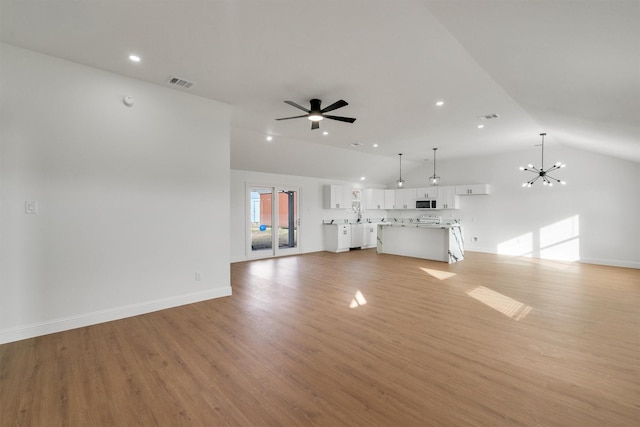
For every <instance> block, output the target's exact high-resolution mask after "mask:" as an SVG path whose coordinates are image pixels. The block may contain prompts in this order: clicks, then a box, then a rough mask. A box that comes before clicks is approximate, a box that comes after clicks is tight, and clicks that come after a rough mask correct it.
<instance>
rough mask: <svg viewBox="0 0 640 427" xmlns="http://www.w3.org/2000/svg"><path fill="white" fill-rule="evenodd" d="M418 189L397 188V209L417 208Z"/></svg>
mask: <svg viewBox="0 0 640 427" xmlns="http://www.w3.org/2000/svg"><path fill="white" fill-rule="evenodd" d="M416 194H417V193H416V189H415V188H403V189H401V190H396V203H395V208H396V209H415V208H416Z"/></svg>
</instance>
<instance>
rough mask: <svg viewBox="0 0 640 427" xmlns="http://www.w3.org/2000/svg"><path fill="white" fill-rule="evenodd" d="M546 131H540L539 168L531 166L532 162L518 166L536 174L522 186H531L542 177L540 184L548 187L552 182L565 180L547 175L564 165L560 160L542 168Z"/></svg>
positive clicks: (561, 182) (562, 182)
mask: <svg viewBox="0 0 640 427" xmlns="http://www.w3.org/2000/svg"><path fill="white" fill-rule="evenodd" d="M546 135H547V134H546V133H541V134H540V136H541V137H542V144H541V146H542V159H541V164H540V169H538V168H536V167H535V166H533V165H532V164H529V165H527V167H526V168H525V167H522V166H521V167H520V170H522V171H527V172H533V173H535V174H536V176H535V177H534V178H532V179H530V180H529V181H527V182H525V183H523V184H522V186H523V187H527V188H528V187H531V186H532V185H533V184H534V183H535V182H536V181H537V180H538V179H542V184H544V185H547V186H549V187H553V183H554V182H556V183H559V184H562V185H565V184H566V182H564V181H561V180H559V179H557V178H554V177H552V176H550V175H549V172H553V171H556V170H558V169H562V168H564V167H565V166H567V165H565V164H564V163H562V162H557V163H555V164H554V165H553V166H551V167H550V168H549V169H547V170H545V169H544V137H545V136H546Z"/></svg>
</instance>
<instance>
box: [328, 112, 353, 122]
mask: <svg viewBox="0 0 640 427" xmlns="http://www.w3.org/2000/svg"><path fill="white" fill-rule="evenodd" d="M322 116H323V117H324V118H325V119H332V120H338V121H341V122H348V123H353V122H355V121H356V119H354V118H353V117H342V116H329V115H327V114H323V115H322Z"/></svg>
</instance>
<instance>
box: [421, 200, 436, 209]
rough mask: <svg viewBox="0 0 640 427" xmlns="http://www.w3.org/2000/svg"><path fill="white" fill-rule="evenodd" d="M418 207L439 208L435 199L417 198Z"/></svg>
mask: <svg viewBox="0 0 640 427" xmlns="http://www.w3.org/2000/svg"><path fill="white" fill-rule="evenodd" d="M416 209H437V207H436V201H435V200H416Z"/></svg>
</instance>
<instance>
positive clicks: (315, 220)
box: [231, 170, 384, 262]
mask: <svg viewBox="0 0 640 427" xmlns="http://www.w3.org/2000/svg"><path fill="white" fill-rule="evenodd" d="M326 184H341V185H346V186H348V187H350V188H361V187H362V184H360V183H348V182H341V181H335V180H324V179H318V178H310V177H302V176H291V175H277V174H270V173H263V172H250V171H241V170H232V171H231V212H232V213H233V214H232V215H231V261H232V262H238V261H244V260H247V259H249V258H250V257H249V255H250V254H249V253H248V252H247V248H246V246H247V244H246V242H247V231H248V229H249V218H248V216H247V212H246V210H247V198H248V196H247V192H246V191H247V190H246V189H247V185H267V186H279V185H282V186H296V187H299V188H300V195H299V201H298V202H299V205H300V208H299V209H300V227H299V229H298V236H299V248H300V253H308V252H317V251H322V250H324V237H323V229H322V221H325V220H327V221H328V220H331V219H336V220H338V219H339V220H343V219H349V220H355V219H356V218H357V216H356V215H355V214H353V213H347V211H346V210H339V209H323V207H322V188H323V186H324V185H326ZM378 212H379V213H380V214H382V215H384V211H378Z"/></svg>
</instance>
